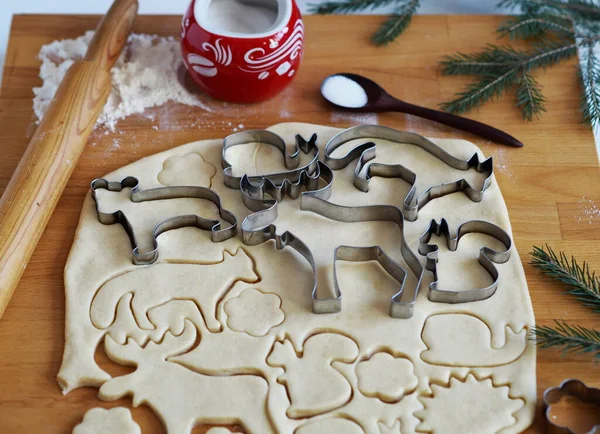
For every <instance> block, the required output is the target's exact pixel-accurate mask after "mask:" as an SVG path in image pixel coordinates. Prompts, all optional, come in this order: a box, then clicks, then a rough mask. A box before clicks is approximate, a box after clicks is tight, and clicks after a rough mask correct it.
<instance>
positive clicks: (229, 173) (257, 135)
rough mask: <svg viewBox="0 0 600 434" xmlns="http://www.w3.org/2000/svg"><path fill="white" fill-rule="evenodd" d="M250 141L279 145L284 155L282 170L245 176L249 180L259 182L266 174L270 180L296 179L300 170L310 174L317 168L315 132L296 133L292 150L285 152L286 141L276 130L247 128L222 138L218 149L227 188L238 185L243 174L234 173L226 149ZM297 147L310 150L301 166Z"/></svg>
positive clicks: (317, 152) (291, 180)
mask: <svg viewBox="0 0 600 434" xmlns="http://www.w3.org/2000/svg"><path fill="white" fill-rule="evenodd" d="M249 143H265V144H267V145H272V146H275V147H276V148H277V149H279V150H280V151H281V153H282V155H283V158H284V164H285V167H286V169H289V170H288V171H285V172H279V173H273V174H270V175H264V176H261V175H257V176H250V177H248V178H249V180H250V181H255V182H260V181H261V180H262V179H263V178H269V179H270V180H271V181H272V182H273V183H276V184H281V183H283V182H284V181H285V180H288V181H290V182H294V183H295V182H298V181H299V180H300V177H301V176H302V173H304V172H306V173H308V174H312V173H313V172H314V171H315V170H316V168H317V162H318V159H319V148H318V147H317V135H316V134H313V135H312V136H311V138H310V139H309V140H308V141H307V140H305V139H304V138H302V136H300V135H299V134H297V135H296V144H295V147H294V151H293V152H292V153H288V152H287V147H286V144H285V141H284V140H283V139H282V138H281V137H280V136H279V135H277V134H275V133H274V132H272V131H269V130H248V131H240V132H239V133H234V134H231V135H229V136H227V137H225V139H224V140H223V148H222V149H221V165H222V166H223V182H224V184H225V185H226V186H227V187H229V188H234V189H239V188H240V181H241V179H242V177H240V176H234V175H233V166H232V164H231V163H230V162H229V161H228V160H227V151H228V150H229V149H231V148H233V147H234V146H240V145H247V144H249ZM300 151H302V152H303V153H304V154H310V153H311V152H312V154H313V155H312V156H311V159H310V161H309V162H308V163H306V164H304V165H303V166H299V165H300Z"/></svg>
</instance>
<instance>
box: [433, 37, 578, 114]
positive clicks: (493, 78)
mask: <svg viewBox="0 0 600 434" xmlns="http://www.w3.org/2000/svg"><path fill="white" fill-rule="evenodd" d="M576 53H577V45H576V44H575V43H574V42H572V41H562V42H547V43H539V44H537V45H536V46H534V48H533V49H531V50H529V51H518V50H515V49H514V48H512V47H509V46H498V45H488V46H486V47H485V48H484V49H483V51H481V52H479V53H475V54H464V53H458V54H455V55H453V56H445V57H443V58H442V60H441V62H440V65H441V69H442V72H443V73H444V74H447V75H457V74H466V75H476V76H481V77H482V78H481V79H479V81H477V82H475V83H472V84H471V85H469V86H468V87H467V89H466V90H465V91H463V92H460V93H458V94H457V95H456V96H457V97H458V98H456V99H455V100H453V101H450V102H446V103H442V104H441V105H440V106H441V108H442V109H443V110H446V111H449V112H450V113H457V114H459V113H464V112H466V111H469V110H471V109H473V108H476V107H478V106H480V105H481V104H483V103H484V102H486V101H488V100H493V99H495V98H498V97H500V96H501V95H503V94H504V93H506V92H508V90H509V89H510V88H511V87H512V86H514V85H517V106H518V107H520V108H521V111H522V113H523V117H524V118H525V119H532V118H533V116H534V115H535V116H538V115H539V114H540V113H541V112H542V111H544V103H545V99H544V97H543V96H542V94H541V90H540V87H539V85H538V84H537V82H536V81H535V80H534V79H533V77H531V76H530V75H529V73H530V72H531V71H533V70H535V69H538V68H546V67H548V66H550V65H553V64H555V63H558V62H560V61H562V60H565V59H568V58H570V57H572V56H573V55H575V54H576Z"/></svg>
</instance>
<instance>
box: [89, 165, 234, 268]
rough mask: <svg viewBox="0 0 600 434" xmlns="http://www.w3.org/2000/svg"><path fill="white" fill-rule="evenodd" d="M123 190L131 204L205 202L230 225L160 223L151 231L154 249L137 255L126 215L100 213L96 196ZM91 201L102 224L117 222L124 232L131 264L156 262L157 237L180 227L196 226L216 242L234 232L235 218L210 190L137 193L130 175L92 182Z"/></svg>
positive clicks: (185, 218)
mask: <svg viewBox="0 0 600 434" xmlns="http://www.w3.org/2000/svg"><path fill="white" fill-rule="evenodd" d="M124 188H131V201H132V202H136V203H137V202H147V201H153V200H163V199H176V198H177V199H179V198H194V199H205V200H208V201H210V202H212V203H213V204H215V205H216V206H217V208H218V209H219V215H220V216H221V218H222V219H223V220H225V221H226V222H228V223H229V226H227V227H225V228H222V227H221V222H220V221H218V220H209V219H205V218H203V217H200V216H198V215H180V216H176V217H172V218H169V219H165V220H162V221H160V222H158V224H157V225H156V226H155V227H154V230H153V231H152V245H153V250H151V251H149V252H139V250H138V242H137V240H136V238H135V233H134V230H133V227H132V226H131V224H130V223H129V220H128V219H127V217H126V216H125V214H124V213H123V212H122V211H120V210H118V211H115V212H114V213H104V212H101V211H100V205H99V204H98V199H97V197H96V190H99V189H104V190H108V191H121V190H123V189H124ZM91 190H92V198H93V199H94V203H95V204H96V212H97V214H98V220H99V221H100V223H102V224H104V225H112V224H115V223H119V224H120V225H121V226H123V228H124V229H125V232H127V235H128V236H129V241H130V242H131V247H132V249H133V250H132V253H133V263H134V264H136V265H149V264H152V263H154V262H155V261H156V260H157V259H158V240H157V238H158V236H159V235H161V234H163V233H165V232H167V231H170V230H172V229H179V228H183V227H192V226H193V227H197V228H199V229H202V230H206V231H208V230H209V231H211V240H212V241H213V242H215V243H218V242H221V241H225V240H227V239H229V238H232V237H234V236H235V234H236V233H237V219H236V218H235V215H233V213H231V212H229V211H227V210H226V209H224V208H222V207H221V198H220V197H219V195H217V193H215V192H214V191H213V190H211V189H209V188H205V187H193V186H184V187H161V188H153V189H150V190H144V191H142V190H139V181H138V179H137V178H135V177H133V176H128V177H126V178H123V179H122V180H121V181H116V182H111V181H107V180H106V179H103V178H99V179H95V180H94V181H92V183H91Z"/></svg>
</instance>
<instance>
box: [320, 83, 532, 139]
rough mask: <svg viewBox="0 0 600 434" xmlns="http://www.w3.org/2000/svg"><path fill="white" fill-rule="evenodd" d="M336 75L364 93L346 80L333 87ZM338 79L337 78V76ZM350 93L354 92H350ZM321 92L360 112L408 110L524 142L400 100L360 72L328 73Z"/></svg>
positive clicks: (472, 130) (336, 103)
mask: <svg viewBox="0 0 600 434" xmlns="http://www.w3.org/2000/svg"><path fill="white" fill-rule="evenodd" d="M336 77H340V78H341V77H345V78H346V79H349V80H351V81H353V82H354V83H356V84H357V85H358V86H359V87H360V88H362V90H363V91H364V93H365V94H366V95H363V94H362V92H361V90H360V89H359V88H358V87H354V86H353V85H352V84H350V83H347V84H348V85H349V86H347V87H348V89H347V92H345V89H344V87H341V86H340V87H336V88H334V86H332V85H331V84H332V82H331V81H330V80H332V79H335V78H336ZM337 80H338V81H339V79H337ZM355 92H358V93H359V94H358V95H354V93H355ZM340 93H345V95H340ZM350 93H353V94H352V95H350ZM321 95H323V98H325V99H326V100H327V101H328V102H329V103H331V104H333V105H334V106H336V107H338V108H341V109H343V110H348V111H352V112H361V113H362V112H385V111H395V112H400V113H407V114H410V115H414V116H418V117H421V118H424V119H429V120H431V121H435V122H439V123H440V124H444V125H448V126H450V127H454V128H458V129H459V130H463V131H467V132H469V133H471V134H475V135H477V136H479V137H483V138H484V139H488V140H492V141H494V142H498V143H500V144H503V145H508V146H514V147H519V148H520V147H522V146H523V143H521V142H520V141H519V140H517V139H516V138H514V137H513V136H511V135H509V134H507V133H505V132H504V131H500V130H499V129H497V128H494V127H492V126H489V125H486V124H484V123H481V122H477V121H474V120H472V119H467V118H463V117H462V116H456V115H453V114H450V113H446V112H443V111H439V110H432V109H428V108H425V107H421V106H418V105H414V104H409V103H407V102H404V101H401V100H399V99H398V98H395V97H393V96H392V95H390V94H389V93H387V92H386V91H385V89H383V88H382V87H381V86H379V85H378V84H377V83H375V82H374V81H373V80H369V79H368V78H366V77H363V76H362V75H358V74H350V73H343V74H334V75H330V76H329V77H327V78H326V79H325V80H323V83H322V84H321ZM361 95H362V99H361ZM352 96H356V99H352V98H351V97H352ZM365 96H366V98H365Z"/></svg>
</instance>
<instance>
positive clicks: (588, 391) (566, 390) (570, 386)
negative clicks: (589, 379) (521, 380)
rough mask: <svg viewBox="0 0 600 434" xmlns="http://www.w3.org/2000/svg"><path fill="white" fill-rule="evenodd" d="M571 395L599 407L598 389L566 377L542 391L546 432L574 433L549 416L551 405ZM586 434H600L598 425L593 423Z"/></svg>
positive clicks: (557, 433)
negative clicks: (555, 385) (556, 385)
mask: <svg viewBox="0 0 600 434" xmlns="http://www.w3.org/2000/svg"><path fill="white" fill-rule="evenodd" d="M565 396H572V397H574V398H577V399H578V400H579V401H581V402H584V403H588V404H592V405H596V406H598V407H600V389H596V388H593V387H589V386H587V385H586V384H585V383H584V382H583V381H580V380H577V379H573V378H571V379H568V380H565V381H563V382H562V383H560V386H558V387H551V388H549V389H546V391H545V392H544V398H543V399H544V417H545V418H546V422H547V432H548V433H550V434H575V432H574V431H572V430H571V429H570V428H569V427H567V426H562V425H558V424H557V423H555V422H554V421H553V420H552V417H551V416H550V411H551V406H552V405H553V404H556V403H558V402H559V401H560V400H561V399H562V398H563V397H565ZM586 434H600V425H594V426H593V427H592V429H591V430H590V431H588V432H587V433H586Z"/></svg>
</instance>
